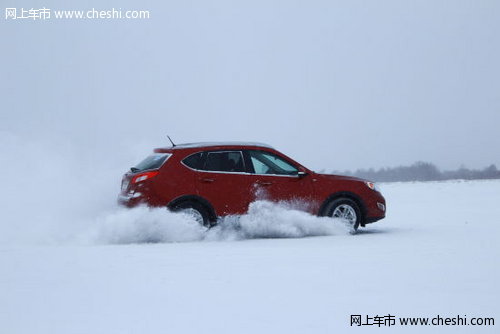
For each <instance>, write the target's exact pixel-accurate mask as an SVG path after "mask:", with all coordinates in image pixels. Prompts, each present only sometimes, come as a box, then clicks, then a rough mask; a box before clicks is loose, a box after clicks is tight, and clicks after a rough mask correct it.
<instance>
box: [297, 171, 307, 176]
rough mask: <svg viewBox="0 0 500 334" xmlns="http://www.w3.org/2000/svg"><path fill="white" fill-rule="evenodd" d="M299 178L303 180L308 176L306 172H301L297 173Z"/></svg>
mask: <svg viewBox="0 0 500 334" xmlns="http://www.w3.org/2000/svg"><path fill="white" fill-rule="evenodd" d="M297 176H298V177H299V178H303V177H305V176H307V173H306V172H302V171H299V172H297Z"/></svg>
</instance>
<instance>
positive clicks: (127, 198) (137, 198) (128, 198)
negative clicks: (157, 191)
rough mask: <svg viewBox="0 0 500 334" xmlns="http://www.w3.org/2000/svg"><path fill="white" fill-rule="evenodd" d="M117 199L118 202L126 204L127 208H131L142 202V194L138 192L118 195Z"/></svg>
mask: <svg viewBox="0 0 500 334" xmlns="http://www.w3.org/2000/svg"><path fill="white" fill-rule="evenodd" d="M117 201H118V204H120V205H123V206H126V207H127V208H133V207H135V206H138V205H139V204H141V203H143V202H144V200H143V198H142V194H140V193H134V194H126V195H119V196H118V199H117Z"/></svg>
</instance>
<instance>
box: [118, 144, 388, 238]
mask: <svg viewBox="0 0 500 334" xmlns="http://www.w3.org/2000/svg"><path fill="white" fill-rule="evenodd" d="M260 199H263V200H271V201H275V202H280V201H286V202H290V203H292V205H293V206H294V207H296V208H299V209H301V210H304V211H307V212H310V213H312V214H315V215H318V216H330V217H338V218H343V219H345V220H346V221H348V222H349V223H350V224H351V225H352V227H353V228H354V229H357V228H358V226H365V224H368V223H373V222H375V221H377V220H379V219H382V218H384V217H385V208H386V207H385V199H384V197H383V196H382V194H381V193H380V192H379V191H378V189H377V187H376V186H375V184H374V183H373V182H369V181H365V180H361V179H357V178H353V177H347V176H339V175H326V174H318V173H315V172H313V171H311V170H309V169H307V168H306V167H304V166H302V165H301V164H299V163H298V162H296V161H294V160H292V159H290V158H289V157H287V156H286V155H284V154H283V153H280V152H278V151H277V150H275V149H273V148H272V147H270V146H268V145H264V144H258V143H195V144H182V145H174V146H172V147H169V148H157V149H155V150H154V153H153V154H151V155H150V156H149V157H147V158H146V159H144V160H143V161H142V162H141V163H139V164H138V165H137V166H135V167H132V168H131V169H130V171H129V172H128V173H126V174H125V175H124V176H123V179H122V189H121V195H120V196H119V203H121V204H123V205H125V206H127V207H134V206H136V205H139V204H147V205H149V206H152V207H167V208H169V209H170V210H173V211H180V210H186V211H189V212H191V213H192V214H193V215H194V216H195V218H196V219H197V220H198V221H199V222H200V223H202V224H204V225H206V226H212V225H214V224H215V223H216V222H217V218H218V217H222V216H226V215H241V214H244V213H246V212H247V210H248V206H249V204H250V203H251V202H253V201H255V200H260Z"/></svg>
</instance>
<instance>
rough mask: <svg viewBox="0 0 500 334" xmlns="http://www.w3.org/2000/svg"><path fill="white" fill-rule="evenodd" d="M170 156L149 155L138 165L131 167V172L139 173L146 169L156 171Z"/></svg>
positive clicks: (163, 154) (167, 154)
mask: <svg viewBox="0 0 500 334" xmlns="http://www.w3.org/2000/svg"><path fill="white" fill-rule="evenodd" d="M170 156H171V154H170V153H154V154H151V155H150V156H149V157H147V158H146V159H144V160H142V161H141V162H140V163H138V164H137V165H136V166H135V167H132V168H131V169H132V172H141V171H144V170H148V169H158V168H160V167H161V166H162V165H163V163H164V162H165V161H166V160H167V159H168V158H169V157H170Z"/></svg>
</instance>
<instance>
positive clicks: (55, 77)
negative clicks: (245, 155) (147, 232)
mask: <svg viewBox="0 0 500 334" xmlns="http://www.w3.org/2000/svg"><path fill="white" fill-rule="evenodd" d="M1 3H2V6H1V7H2V8H0V10H1V11H2V17H0V41H1V43H2V49H1V50H2V51H1V53H0V60H1V66H0V92H1V93H0V94H1V99H0V103H1V106H0V130H1V131H2V135H3V136H5V135H9V136H15V137H16V138H22V140H26V141H40V142H44V143H47V145H51V143H52V144H54V143H58V144H55V145H60V144H61V143H64V144H65V145H68V146H69V147H70V148H71V149H73V150H75V151H76V152H82V155H81V157H82V160H85V159H96V160H97V159H99V158H102V157H104V156H106V157H107V158H108V159H113V157H114V156H117V157H118V156H119V157H132V156H133V157H134V158H135V155H137V154H140V155H141V156H142V155H144V156H145V155H146V154H148V153H149V151H150V150H151V149H153V148H154V147H158V146H166V145H167V143H168V142H167V139H166V135H167V134H170V136H171V137H172V138H173V139H174V140H175V141H177V142H194V141H225V140H231V141H235V140H238V141H260V142H266V143H269V144H271V145H273V146H275V147H276V148H278V149H280V150H282V151H283V152H285V153H286V154H289V155H290V156H292V157H293V158H295V159H296V160H298V161H300V162H302V163H303V164H304V165H306V166H308V167H311V168H313V169H327V170H343V169H357V168H368V167H384V166H396V165H401V164H411V163H413V162H415V161H418V160H423V161H429V162H434V163H436V164H437V165H438V166H439V167H440V168H443V169H452V168H457V167H459V166H460V165H461V164H465V165H466V166H468V167H473V168H479V167H485V166H487V165H489V164H491V163H495V164H496V165H497V167H500V134H499V131H498V129H499V125H500V1H495V0H491V1H480V0H479V1H478V0H470V1H439V0H431V1H400V0H395V1H347V0H346V1H331V0H327V1H271V0H266V1H256V0H252V1H206V0H205V1H175V2H173V1H159V0H158V1H101V0H99V1H98V0H91V1H79V2H78V4H76V2H72V4H71V5H69V4H68V2H67V1H50V0H44V1H17V0H16V1H10V2H8V1H4V0H2V1H1ZM14 6H16V7H17V8H18V10H20V8H22V7H24V8H32V7H33V8H41V7H43V6H45V7H47V8H50V9H78V10H89V9H92V8H96V9H99V10H101V9H102V10H108V9H111V8H113V7H115V8H122V9H123V10H129V9H133V10H134V9H137V10H149V11H150V15H151V18H150V19H149V20H55V19H51V20H46V21H34V22H33V21H29V20H5V15H4V8H5V7H14ZM2 155H3V154H2ZM7 160H8V159H7ZM124 160H126V159H124ZM134 162H136V161H134ZM127 167H128V165H127V166H124V170H125V169H126V168H127Z"/></svg>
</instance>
